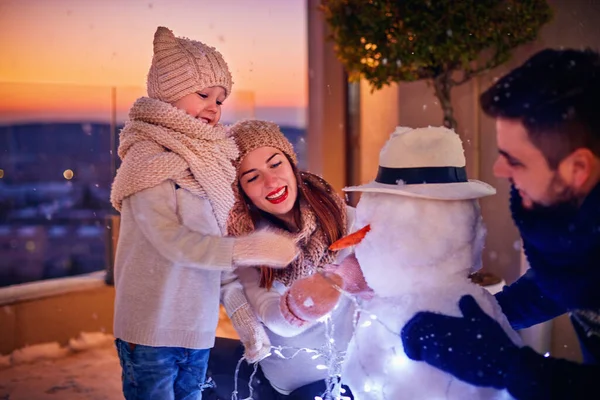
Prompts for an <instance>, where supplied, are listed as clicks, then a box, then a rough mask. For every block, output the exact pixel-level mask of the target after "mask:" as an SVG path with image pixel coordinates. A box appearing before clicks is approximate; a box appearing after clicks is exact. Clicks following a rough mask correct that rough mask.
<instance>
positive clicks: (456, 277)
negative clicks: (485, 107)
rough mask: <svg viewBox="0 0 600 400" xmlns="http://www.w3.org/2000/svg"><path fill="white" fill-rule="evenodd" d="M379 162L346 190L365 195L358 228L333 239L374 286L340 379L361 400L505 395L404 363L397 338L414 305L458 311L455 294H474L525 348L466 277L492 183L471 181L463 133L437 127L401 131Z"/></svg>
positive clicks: (476, 257) (477, 252)
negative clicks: (350, 251)
mask: <svg viewBox="0 0 600 400" xmlns="http://www.w3.org/2000/svg"><path fill="white" fill-rule="evenodd" d="M379 165H380V166H379V170H378V174H377V177H376V178H375V180H374V181H373V182H370V183H367V184H364V185H361V186H357V187H349V188H345V189H344V191H346V192H362V195H361V199H360V201H359V203H358V205H357V208H356V226H357V227H363V228H362V229H361V230H359V231H358V232H356V233H354V234H352V235H349V236H347V237H345V238H342V239H340V240H339V241H338V242H336V243H334V244H333V245H332V249H334V250H339V249H341V248H343V247H346V246H347V245H355V254H356V258H357V259H358V262H359V264H360V266H361V269H362V271H363V274H364V277H365V279H366V282H367V284H368V285H369V286H370V287H371V288H372V289H373V297H372V299H371V300H369V301H366V302H364V303H363V304H361V309H360V313H359V314H358V319H357V324H356V328H355V332H354V336H353V338H352V340H351V342H350V344H349V346H348V351H347V355H346V359H345V361H344V365H343V372H342V380H343V381H344V383H346V384H347V385H348V386H349V387H350V389H351V390H352V393H353V395H354V396H355V398H356V399H358V400H371V399H373V400H375V399H390V400H402V399H407V400H415V399H459V400H464V399H509V398H511V397H510V395H509V394H508V392H506V391H504V390H496V389H493V388H482V387H476V386H472V385H470V384H468V383H465V382H463V381H460V380H458V379H456V378H454V377H453V376H451V375H449V374H447V373H445V372H443V371H441V370H438V369H436V368H434V367H432V366H430V365H428V364H426V363H423V362H418V361H412V360H410V359H409V358H408V357H407V356H406V355H405V352H404V349H403V347H402V341H401V339H400V336H399V335H400V331H401V329H402V327H403V326H404V325H405V324H406V323H407V321H409V320H410V319H411V318H412V317H413V316H414V315H415V313H417V312H418V311H433V312H439V313H442V314H446V315H452V316H456V317H461V316H462V314H461V312H460V310H459V306H458V303H459V299H461V297H462V296H464V295H471V296H473V298H474V299H475V300H476V302H477V303H478V305H479V306H480V307H481V308H482V310H483V311H484V312H485V313H486V314H488V315H489V316H491V317H492V318H494V319H495V320H496V321H498V322H499V323H500V325H501V326H502V328H503V329H504V330H505V331H506V332H507V334H508V335H509V337H510V338H511V340H512V341H513V342H514V343H516V344H517V345H519V346H520V345H521V342H520V338H519V336H518V335H517V333H516V332H515V331H514V330H512V328H511V327H510V325H509V323H508V321H507V320H506V318H505V317H504V315H503V314H502V311H501V309H500V307H499V305H498V303H497V302H496V300H495V299H494V297H493V296H492V295H491V294H489V293H488V292H487V291H486V290H485V289H484V288H482V287H481V286H478V285H476V284H474V283H472V282H471V281H470V279H469V275H470V274H471V273H472V272H474V271H476V270H478V269H479V268H480V267H481V255H482V251H483V245H484V239H485V228H484V225H483V222H482V218H481V213H480V209H479V206H478V203H477V199H478V198H481V197H484V196H489V195H493V194H495V192H496V191H495V189H494V188H493V187H491V186H490V185H488V184H486V183H483V182H480V181H476V180H468V179H467V177H466V172H465V157H464V151H463V148H462V143H461V140H460V138H459V137H458V135H457V134H456V133H454V131H451V130H449V129H447V128H443V127H428V128H419V129H411V128H402V127H399V128H397V129H396V131H395V132H394V133H393V134H392V135H391V137H390V139H389V140H388V142H387V143H386V145H385V146H384V147H383V149H382V150H381V153H380V159H379ZM475 340H477V339H475ZM446 350H447V351H452V349H451V348H448V349H446Z"/></svg>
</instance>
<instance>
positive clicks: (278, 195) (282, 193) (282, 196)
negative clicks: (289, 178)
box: [266, 186, 288, 204]
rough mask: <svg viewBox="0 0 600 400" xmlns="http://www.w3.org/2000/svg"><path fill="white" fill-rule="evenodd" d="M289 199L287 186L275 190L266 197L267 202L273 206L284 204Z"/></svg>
mask: <svg viewBox="0 0 600 400" xmlns="http://www.w3.org/2000/svg"><path fill="white" fill-rule="evenodd" d="M287 198H288V190H287V186H282V187H280V188H278V189H276V190H273V191H272V192H271V193H269V194H268V195H267V197H266V199H267V201H269V202H271V203H273V204H279V203H282V202H284V201H285V200H286V199H287Z"/></svg>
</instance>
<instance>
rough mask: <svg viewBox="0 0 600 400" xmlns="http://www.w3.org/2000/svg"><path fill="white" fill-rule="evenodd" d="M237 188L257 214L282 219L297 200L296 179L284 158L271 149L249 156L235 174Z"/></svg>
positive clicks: (258, 151) (252, 152) (255, 151)
mask: <svg viewBox="0 0 600 400" xmlns="http://www.w3.org/2000/svg"><path fill="white" fill-rule="evenodd" d="M238 174H239V179H240V185H241V186H242V190H243V191H244V193H246V196H248V198H249V199H250V201H251V202H252V203H253V204H254V205H255V206H256V207H258V208H259V209H260V210H262V211H264V212H267V213H269V214H271V215H274V216H276V217H279V218H282V219H285V218H286V216H288V215H291V214H290V213H291V212H292V208H293V207H294V203H295V202H296V197H297V196H298V185H297V184H296V175H294V170H293V169H292V165H291V164H290V162H289V160H288V159H287V157H286V156H285V155H284V154H283V153H282V152H281V151H280V150H278V149H276V148H274V147H267V146H265V147H259V148H258V149H255V150H253V151H251V152H249V153H248V154H247V155H246V157H244V159H243V160H242V162H241V163H240V167H239V170H238Z"/></svg>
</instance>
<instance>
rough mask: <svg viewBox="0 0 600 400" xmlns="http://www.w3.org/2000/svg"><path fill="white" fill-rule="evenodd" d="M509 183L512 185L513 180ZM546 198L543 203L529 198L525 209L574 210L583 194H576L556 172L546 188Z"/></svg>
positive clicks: (544, 210)
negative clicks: (528, 205) (529, 202)
mask: <svg viewBox="0 0 600 400" xmlns="http://www.w3.org/2000/svg"><path fill="white" fill-rule="evenodd" d="M511 181H512V180H511ZM511 183H512V184H513V185H514V182H511ZM546 198H547V199H548V200H547V201H545V202H543V203H541V202H539V201H534V200H533V199H531V203H532V204H531V206H530V207H527V210H529V211H534V212H535V211H541V212H547V211H551V210H555V209H562V210H565V209H573V210H576V209H577V208H579V206H580V205H581V202H582V201H583V199H584V196H581V195H578V194H577V193H576V192H575V190H573V188H572V187H570V186H569V185H567V184H566V182H565V181H564V180H563V179H562V178H561V177H560V176H559V175H558V172H556V173H554V176H553V177H552V180H551V181H550V183H549V184H548V187H547V188H546Z"/></svg>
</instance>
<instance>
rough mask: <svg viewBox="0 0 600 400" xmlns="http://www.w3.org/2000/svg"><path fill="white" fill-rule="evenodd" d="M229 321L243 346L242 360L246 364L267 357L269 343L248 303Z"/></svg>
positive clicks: (269, 348)
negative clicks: (244, 360) (243, 359)
mask: <svg viewBox="0 0 600 400" xmlns="http://www.w3.org/2000/svg"><path fill="white" fill-rule="evenodd" d="M230 319H231V324H232V325H233V327H234V328H235V330H236V332H237V333H238V335H239V337H240V340H241V341H242V344H243V345H244V358H245V359H246V361H248V363H250V364H253V363H255V362H258V361H260V360H262V359H263V358H265V357H266V356H267V355H269V352H270V351H271V341H270V340H269V337H268V336H267V332H266V331H265V328H264V326H263V325H262V324H261V323H260V321H259V320H258V317H257V316H256V314H255V313H254V311H252V309H251V308H250V305H249V304H248V303H244V304H243V305H242V306H241V307H240V308H238V309H237V311H235V312H234V313H233V314H232V315H231V317H230Z"/></svg>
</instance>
